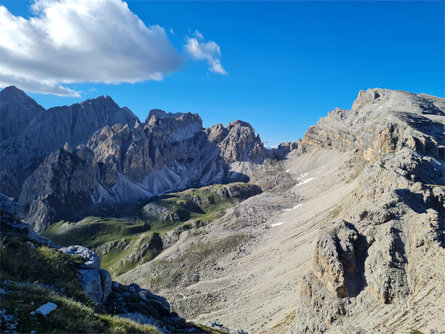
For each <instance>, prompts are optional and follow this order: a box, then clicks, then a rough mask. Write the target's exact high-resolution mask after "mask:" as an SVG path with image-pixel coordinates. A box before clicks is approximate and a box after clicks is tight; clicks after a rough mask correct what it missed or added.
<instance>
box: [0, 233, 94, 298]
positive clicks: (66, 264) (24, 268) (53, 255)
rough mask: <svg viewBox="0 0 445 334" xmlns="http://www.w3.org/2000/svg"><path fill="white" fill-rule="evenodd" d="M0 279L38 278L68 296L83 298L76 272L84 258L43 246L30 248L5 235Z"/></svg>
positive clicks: (25, 280) (28, 280)
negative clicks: (6, 237) (61, 290)
mask: <svg viewBox="0 0 445 334" xmlns="http://www.w3.org/2000/svg"><path fill="white" fill-rule="evenodd" d="M0 257H1V270H0V276H1V278H0V279H1V280H2V281H3V280H5V279H7V280H12V281H18V282H36V281H38V282H41V283H43V284H46V285H50V286H52V287H54V288H56V289H61V288H62V289H64V290H65V291H66V294H67V295H69V296H71V297H76V298H77V299H80V300H83V301H86V297H85V295H84V294H83V290H82V287H81V286H80V283H79V280H78V278H77V276H76V268H78V267H79V266H80V265H81V264H83V262H84V260H83V259H82V258H81V257H79V256H69V255H66V254H64V253H62V252H60V251H58V250H56V249H53V248H48V247H45V246H40V247H37V248H36V249H34V248H31V247H30V246H29V245H27V244H25V243H23V242H22V241H21V240H18V239H9V238H8V239H5V240H3V246H2V247H0Z"/></svg>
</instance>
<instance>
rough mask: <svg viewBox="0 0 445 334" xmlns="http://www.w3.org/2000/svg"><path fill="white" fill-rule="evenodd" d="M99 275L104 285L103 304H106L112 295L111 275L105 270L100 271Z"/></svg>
mask: <svg viewBox="0 0 445 334" xmlns="http://www.w3.org/2000/svg"><path fill="white" fill-rule="evenodd" d="M99 273H100V280H101V285H102V303H105V302H106V301H107V299H108V296H109V295H110V293H111V274H110V273H109V272H108V271H107V270H105V269H100V270H99Z"/></svg>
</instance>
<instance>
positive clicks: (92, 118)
mask: <svg viewBox="0 0 445 334" xmlns="http://www.w3.org/2000/svg"><path fill="white" fill-rule="evenodd" d="M0 94H2V95H1V96H0V101H2V102H1V120H2V129H3V128H4V129H10V130H8V131H9V132H8V131H7V130H5V131H4V135H5V136H6V137H4V139H5V140H3V141H2V142H1V144H0V145H1V146H0V159H1V161H2V164H1V170H0V185H1V189H2V191H3V192H4V193H6V194H8V195H10V196H13V197H15V198H18V197H19V195H20V192H21V186H22V184H23V182H24V180H25V179H26V178H27V177H28V176H29V175H30V174H31V173H32V171H33V170H34V169H36V168H37V166H38V165H39V164H40V163H41V162H42V161H43V160H44V159H45V157H47V156H48V155H49V154H50V153H51V152H55V151H57V150H59V149H61V148H62V147H63V146H64V144H65V143H68V144H69V145H70V146H71V147H76V146H77V145H80V144H85V143H86V142H87V141H88V139H89V138H90V137H91V135H92V134H93V133H94V132H95V131H96V130H98V129H101V128H103V127H104V126H107V125H109V126H112V125H114V124H116V123H122V124H128V125H129V126H130V127H132V126H133V125H134V123H135V121H136V119H137V117H136V116H135V115H134V114H133V113H132V112H131V111H130V110H129V109H128V108H120V107H119V106H118V105H117V104H116V103H115V102H114V101H113V100H112V99H111V98H110V97H103V96H101V97H98V98H97V99H93V100H87V101H85V102H82V103H77V104H73V105H72V106H69V107H68V106H64V107H55V108H51V109H48V110H45V109H43V108H42V107H40V106H39V105H38V104H37V103H36V102H35V101H34V100H32V99H31V98H29V97H28V96H27V95H26V94H25V93H24V92H23V91H21V90H20V89H17V88H15V87H13V86H11V87H7V88H5V89H4V90H2V92H1V93H0ZM12 114H13V115H14V116H13V117H12ZM2 131H3V130H2ZM2 133H3V132H2Z"/></svg>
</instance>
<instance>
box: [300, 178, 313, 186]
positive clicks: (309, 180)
mask: <svg viewBox="0 0 445 334" xmlns="http://www.w3.org/2000/svg"><path fill="white" fill-rule="evenodd" d="M313 179H314V178H313V177H310V178H308V179H306V180H303V181H301V182H300V183H298V184H297V187H300V186H302V185H303V184H306V183H308V182H311V181H312V180H313Z"/></svg>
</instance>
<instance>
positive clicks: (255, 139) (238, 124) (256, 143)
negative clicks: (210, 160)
mask: <svg viewBox="0 0 445 334" xmlns="http://www.w3.org/2000/svg"><path fill="white" fill-rule="evenodd" d="M206 133H207V136H208V138H209V140H210V142H212V143H215V144H216V145H218V147H219V148H220V149H221V157H222V158H223V159H224V161H225V162H226V163H229V164H230V163H233V162H236V161H247V162H253V163H262V162H263V161H264V160H265V159H267V158H271V157H272V156H273V154H272V153H271V152H270V151H268V150H267V149H266V148H265V147H264V145H263V143H262V142H261V139H260V136H259V135H255V130H254V129H253V128H252V126H251V125H250V124H249V123H247V122H243V121H239V120H238V121H235V122H233V123H229V124H228V125H227V127H226V128H224V127H223V126H222V125H221V124H216V125H214V126H212V127H211V128H208V129H206Z"/></svg>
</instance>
